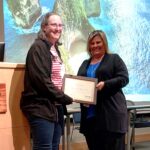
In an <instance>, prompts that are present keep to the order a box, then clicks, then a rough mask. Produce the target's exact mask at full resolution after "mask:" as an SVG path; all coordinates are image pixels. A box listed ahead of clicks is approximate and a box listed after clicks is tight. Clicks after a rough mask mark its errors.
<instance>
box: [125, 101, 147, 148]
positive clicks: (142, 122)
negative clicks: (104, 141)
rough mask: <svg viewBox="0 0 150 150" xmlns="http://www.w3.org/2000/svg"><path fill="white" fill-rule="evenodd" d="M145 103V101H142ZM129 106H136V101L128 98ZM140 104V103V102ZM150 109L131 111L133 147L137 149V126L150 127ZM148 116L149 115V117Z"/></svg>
mask: <svg viewBox="0 0 150 150" xmlns="http://www.w3.org/2000/svg"><path fill="white" fill-rule="evenodd" d="M142 104H143V102H142ZM127 105H128V106H134V105H135V102H133V101H131V100H127ZM138 105H139V104H138ZM149 114H150V109H149V110H147V109H142V110H140V109H134V110H132V111H131V112H130V115H131V116H130V122H131V124H130V126H131V130H132V132H131V141H130V144H131V148H132V149H133V150H134V149H135V128H145V127H150V117H149V116H150V115H149ZM147 116H148V117H147Z"/></svg>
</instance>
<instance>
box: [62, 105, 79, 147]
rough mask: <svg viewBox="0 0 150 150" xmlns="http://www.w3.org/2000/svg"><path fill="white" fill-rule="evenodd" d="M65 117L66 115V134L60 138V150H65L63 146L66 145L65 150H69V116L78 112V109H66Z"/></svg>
mask: <svg viewBox="0 0 150 150" xmlns="http://www.w3.org/2000/svg"><path fill="white" fill-rule="evenodd" d="M67 112H68V113H67V115H66V132H65V133H64V135H63V137H62V150H65V145H66V144H67V150H70V116H71V115H72V114H73V113H77V112H80V107H72V108H67Z"/></svg>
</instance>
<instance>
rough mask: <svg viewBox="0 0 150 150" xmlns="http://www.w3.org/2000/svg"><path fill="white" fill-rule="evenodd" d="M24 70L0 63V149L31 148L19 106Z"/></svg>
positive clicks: (14, 64)
mask: <svg viewBox="0 0 150 150" xmlns="http://www.w3.org/2000/svg"><path fill="white" fill-rule="evenodd" d="M24 69H25V65H24V64H16V63H6V62H0V85H2V86H1V87H2V88H1V89H0V93H1V96H0V97H1V102H0V103H1V105H0V107H1V108H0V110H1V112H0V149H4V150H30V147H31V146H30V131H29V126H28V123H27V120H26V118H25V117H24V115H23V114H22V112H21V110H20V106H19V105H20V96H21V92H22V90H23V79H24ZM4 95H5V96H4Z"/></svg>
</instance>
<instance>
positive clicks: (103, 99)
mask: <svg viewBox="0 0 150 150" xmlns="http://www.w3.org/2000/svg"><path fill="white" fill-rule="evenodd" d="M90 61H91V59H89V60H85V61H84V62H83V63H82V64H81V67H80V68H79V71H78V75H79V76H87V75H86V74H87V68H88V66H89V64H90ZM96 78H97V79H98V82H100V81H104V82H105V86H104V88H103V89H102V90H101V91H98V92H97V104H96V125H95V129H93V130H103V131H104V130H107V131H110V132H119V133H125V132H126V131H127V105H126V99H125V96H124V94H123V92H122V88H123V87H124V86H126V85H127V84H128V82H129V78H128V71H127V68H126V66H125V64H124V62H123V61H122V59H121V58H120V57H119V56H118V55H117V54H105V56H104V57H103V60H102V62H101V64H100V65H99V66H98V68H97V70H96ZM86 116H87V107H84V106H83V105H81V127H80V132H81V133H86Z"/></svg>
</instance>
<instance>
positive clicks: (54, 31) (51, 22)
mask: <svg viewBox="0 0 150 150" xmlns="http://www.w3.org/2000/svg"><path fill="white" fill-rule="evenodd" d="M62 29H63V24H62V20H61V18H60V16H58V15H51V16H49V18H48V24H47V25H46V26H45V27H44V31H45V33H46V36H47V38H48V40H49V41H50V42H51V43H52V44H55V43H56V42H57V41H58V40H59V38H60V36H61V33H62Z"/></svg>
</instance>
